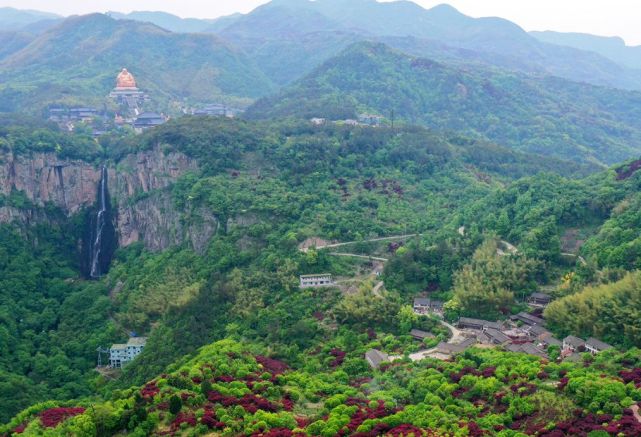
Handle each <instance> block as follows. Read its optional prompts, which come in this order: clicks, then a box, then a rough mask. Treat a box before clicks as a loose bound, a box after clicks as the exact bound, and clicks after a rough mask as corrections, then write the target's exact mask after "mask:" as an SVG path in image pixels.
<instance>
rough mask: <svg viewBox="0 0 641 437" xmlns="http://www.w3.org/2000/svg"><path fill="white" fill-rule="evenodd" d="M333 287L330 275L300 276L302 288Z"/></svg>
mask: <svg viewBox="0 0 641 437" xmlns="http://www.w3.org/2000/svg"><path fill="white" fill-rule="evenodd" d="M332 285H334V281H333V280H332V275H331V274H329V273H319V274H316V275H301V276H300V288H313V287H331V286H332Z"/></svg>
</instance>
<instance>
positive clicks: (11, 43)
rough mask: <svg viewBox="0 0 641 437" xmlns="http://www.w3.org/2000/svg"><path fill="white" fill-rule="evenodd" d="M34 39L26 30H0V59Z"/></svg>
mask: <svg viewBox="0 0 641 437" xmlns="http://www.w3.org/2000/svg"><path fill="white" fill-rule="evenodd" d="M34 39H35V36H34V35H31V34H29V33H26V32H17V31H14V32H11V31H5V32H0V61H1V60H2V59H4V58H6V57H7V56H9V55H11V54H13V53H15V52H17V51H19V50H22V49H23V48H25V47H26V46H27V45H29V43H30V42H31V41H33V40H34Z"/></svg>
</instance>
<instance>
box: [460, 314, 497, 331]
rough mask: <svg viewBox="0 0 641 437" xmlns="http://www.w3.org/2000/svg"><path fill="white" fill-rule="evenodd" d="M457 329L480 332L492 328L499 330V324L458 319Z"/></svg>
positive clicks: (464, 318)
mask: <svg viewBox="0 0 641 437" xmlns="http://www.w3.org/2000/svg"><path fill="white" fill-rule="evenodd" d="M458 327H459V328H462V329H474V330H477V331H482V330H483V329H485V328H494V329H497V330H500V329H501V324H500V323H498V322H490V321H487V320H480V319H472V318H469V317H460V318H459V320H458Z"/></svg>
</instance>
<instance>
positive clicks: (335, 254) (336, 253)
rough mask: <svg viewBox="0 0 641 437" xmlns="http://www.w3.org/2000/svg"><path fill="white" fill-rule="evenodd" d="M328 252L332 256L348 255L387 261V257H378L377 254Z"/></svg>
mask: <svg viewBox="0 0 641 437" xmlns="http://www.w3.org/2000/svg"><path fill="white" fill-rule="evenodd" d="M329 254H330V255H332V256H349V257H352V258H361V259H371V260H374V261H382V262H387V261H389V260H388V259H387V258H379V257H377V256H369V255H358V254H356V253H340V252H330V253H329Z"/></svg>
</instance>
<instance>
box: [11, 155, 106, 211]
mask: <svg viewBox="0 0 641 437" xmlns="http://www.w3.org/2000/svg"><path fill="white" fill-rule="evenodd" d="M98 181H100V170H99V169H97V168H94V167H93V166H92V165H90V164H88V163H86V162H83V161H74V160H59V159H58V158H57V157H56V155H55V154H52V153H36V154H33V155H32V156H22V155H18V156H16V155H14V154H13V153H11V152H9V153H4V154H0V194H2V195H5V196H8V195H10V194H11V193H12V192H14V191H19V192H21V193H22V194H23V195H24V196H26V197H27V198H28V199H29V200H30V201H31V202H32V203H33V204H35V205H38V206H44V205H45V204H47V203H51V204H53V205H55V206H57V207H59V208H60V209H62V210H63V211H65V212H66V213H67V214H69V215H72V214H75V213H77V212H78V211H80V210H81V209H82V208H83V207H85V206H87V205H91V204H92V203H93V202H94V201H95V200H96V190H97V186H98Z"/></svg>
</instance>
